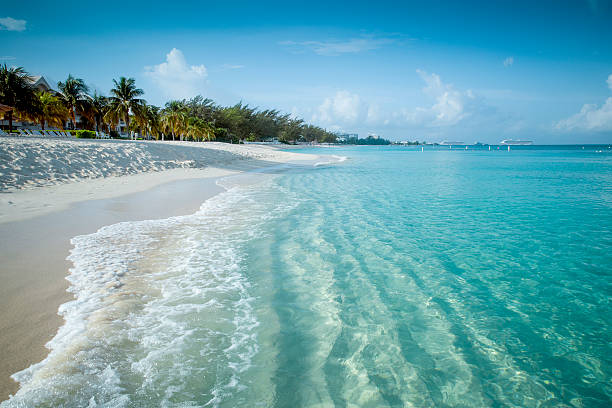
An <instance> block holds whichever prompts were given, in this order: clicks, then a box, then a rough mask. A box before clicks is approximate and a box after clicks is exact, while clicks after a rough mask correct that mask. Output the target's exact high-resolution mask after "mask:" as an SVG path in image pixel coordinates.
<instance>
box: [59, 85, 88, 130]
mask: <svg viewBox="0 0 612 408" xmlns="http://www.w3.org/2000/svg"><path fill="white" fill-rule="evenodd" d="M57 87H58V88H59V90H60V92H59V97H60V99H62V101H63V103H64V105H65V106H66V108H68V111H69V113H70V118H71V120H72V129H76V125H77V123H76V114H77V113H78V114H80V115H82V114H84V113H85V112H86V110H87V106H88V104H89V100H90V99H91V97H90V96H89V95H88V94H87V92H88V91H89V87H88V86H87V85H85V81H83V80H82V79H81V78H75V77H73V76H72V75H71V74H70V75H68V78H67V79H66V80H65V81H64V82H61V81H60V82H58V83H57Z"/></svg>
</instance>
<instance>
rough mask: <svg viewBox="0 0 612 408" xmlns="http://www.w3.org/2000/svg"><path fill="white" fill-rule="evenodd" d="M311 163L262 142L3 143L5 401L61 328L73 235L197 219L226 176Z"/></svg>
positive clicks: (0, 384) (1, 390) (0, 224)
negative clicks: (138, 222) (160, 220)
mask: <svg viewBox="0 0 612 408" xmlns="http://www.w3.org/2000/svg"><path fill="white" fill-rule="evenodd" d="M314 159H316V157H315V156H311V155H305V154H296V153H290V152H285V151H282V150H279V149H277V148H274V147H271V146H258V145H247V146H245V145H230V144H224V143H210V142H209V143H189V142H142V141H114V140H53V139H25V138H2V139H0V243H1V245H0V257H1V259H2V268H1V270H0V274H1V275H0V278H1V279H2V282H3V284H2V285H1V286H0V333H1V334H0V361H1V362H2V364H1V365H0V400H4V399H6V398H7V397H8V396H9V395H10V394H12V393H14V392H15V391H16V390H17V388H18V385H17V384H16V383H15V382H14V381H13V380H12V379H10V375H11V374H13V373H15V372H17V371H19V370H22V369H24V368H26V367H28V366H30V365H31V364H33V363H36V362H38V361H40V360H42V359H43V358H44V357H45V355H46V354H47V349H46V348H45V347H44V345H45V343H46V342H47V341H49V340H50V339H51V338H52V337H53V336H54V334H55V333H56V331H57V328H58V327H59V326H60V325H61V324H62V319H61V317H60V316H58V315H57V310H58V307H59V305H60V304H62V303H64V302H66V301H68V300H69V299H70V298H71V295H70V294H69V293H67V292H66V289H67V287H68V282H67V281H66V280H65V279H64V278H65V277H66V275H67V273H68V268H69V267H70V264H69V262H68V261H66V257H67V256H68V253H69V250H70V248H71V244H70V239H71V238H72V237H74V236H76V235H80V234H88V233H92V232H94V231H96V230H97V229H99V228H100V227H102V226H104V225H109V224H114V223H117V222H121V221H131V220H142V219H152V218H167V217H171V216H175V215H182V214H189V213H193V212H195V211H196V210H197V209H198V208H199V206H200V205H201V204H202V202H203V201H204V200H206V199H207V198H209V197H211V196H212V195H214V194H217V193H219V192H221V191H223V189H222V188H221V187H219V186H218V185H217V184H216V180H218V179H219V178H220V177H225V176H229V175H232V174H238V173H240V172H244V171H249V170H253V169H259V168H262V167H266V166H273V165H278V164H279V163H287V162H294V161H295V162H299V161H302V160H306V161H311V160H314Z"/></svg>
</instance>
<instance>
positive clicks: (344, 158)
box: [314, 154, 348, 167]
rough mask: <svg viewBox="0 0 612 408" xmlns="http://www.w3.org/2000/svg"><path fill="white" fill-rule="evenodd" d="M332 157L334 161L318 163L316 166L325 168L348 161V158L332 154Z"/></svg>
mask: <svg viewBox="0 0 612 408" xmlns="http://www.w3.org/2000/svg"><path fill="white" fill-rule="evenodd" d="M330 157H333V159H334V160H327V161H321V162H316V163H315V164H314V166H315V167H319V166H325V165H328V164H336V163H342V162H344V161H346V160H348V157H347V156H337V155H335V154H332V155H331V156H330Z"/></svg>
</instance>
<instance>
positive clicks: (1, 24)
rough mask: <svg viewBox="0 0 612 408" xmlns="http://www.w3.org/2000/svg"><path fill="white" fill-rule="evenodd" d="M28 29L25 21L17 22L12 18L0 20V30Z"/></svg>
mask: <svg viewBox="0 0 612 408" xmlns="http://www.w3.org/2000/svg"><path fill="white" fill-rule="evenodd" d="M25 29H26V21H25V20H16V19H14V18H11V17H4V18H0V30H6V31H24V30H25Z"/></svg>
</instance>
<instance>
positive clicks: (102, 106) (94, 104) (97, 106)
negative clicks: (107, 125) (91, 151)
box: [86, 92, 108, 132]
mask: <svg viewBox="0 0 612 408" xmlns="http://www.w3.org/2000/svg"><path fill="white" fill-rule="evenodd" d="M87 110H88V112H87V114H86V115H87V117H89V118H90V119H93V121H94V122H95V123H96V132H99V131H100V125H103V124H104V115H106V111H107V110H108V98H107V97H105V96H102V95H99V94H98V93H97V92H94V94H93V96H92V97H91V100H90V101H89V104H88V106H87Z"/></svg>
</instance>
